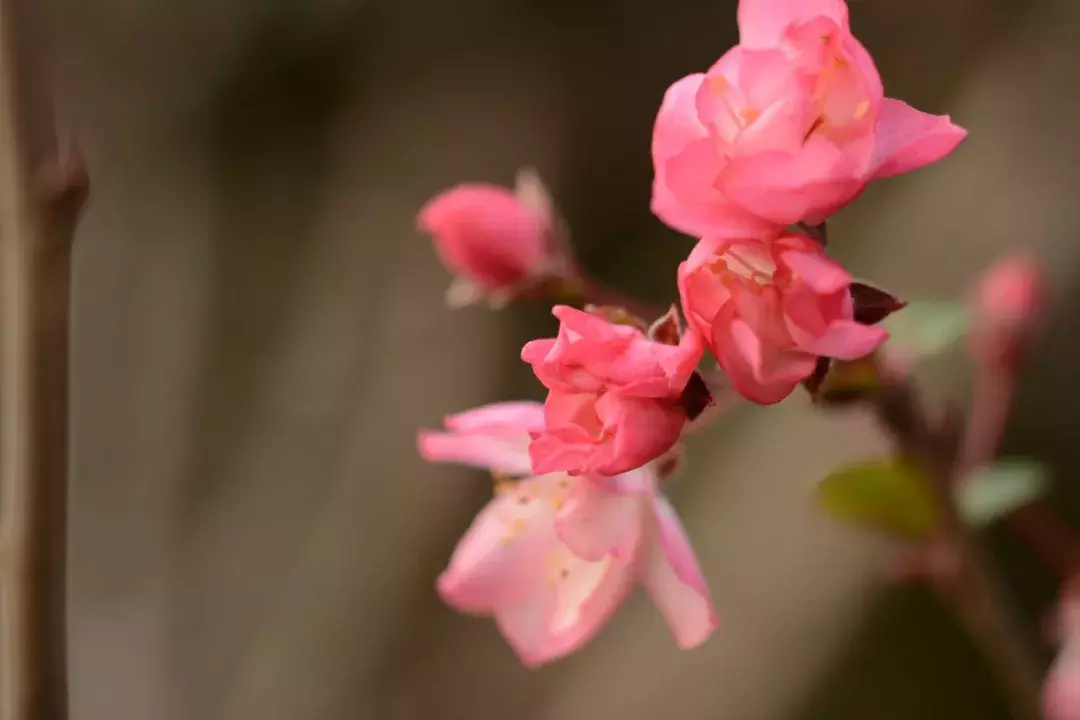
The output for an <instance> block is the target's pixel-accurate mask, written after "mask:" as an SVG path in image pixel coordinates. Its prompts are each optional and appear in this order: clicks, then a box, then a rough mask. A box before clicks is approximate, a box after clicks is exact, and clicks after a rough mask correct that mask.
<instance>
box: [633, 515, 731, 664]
mask: <svg viewBox="0 0 1080 720" xmlns="http://www.w3.org/2000/svg"><path fill="white" fill-rule="evenodd" d="M653 518H654V521H655V524H654V532H655V535H654V537H653V540H652V542H650V543H649V544H648V546H647V548H646V555H645V564H644V578H643V582H644V585H645V589H646V590H647V591H648V593H649V596H650V597H651V598H652V601H653V603H654V604H655V605H656V607H657V609H659V610H660V613H661V614H662V615H663V616H664V619H665V620H666V621H667V624H668V627H669V628H670V629H671V633H672V635H674V636H675V643H676V644H677V645H678V646H679V647H680V648H682V649H684V650H685V649H689V648H693V647H697V646H698V645H700V644H701V643H703V642H705V640H706V639H708V637H709V635H711V634H712V632H713V631H714V630H715V629H716V628H717V627H718V626H719V624H720V623H719V619H718V617H717V615H716V610H715V609H714V608H713V604H712V597H711V595H710V593H709V586H708V584H707V583H706V581H705V577H704V575H702V572H701V567H700V566H699V565H698V561H697V558H696V557H695V556H694V550H693V548H692V547H691V546H690V541H689V539H688V538H687V537H686V533H685V531H684V530H683V527H682V523H680V522H679V518H678V516H677V515H676V514H675V510H674V509H673V508H672V507H671V505H670V504H669V503H668V501H667V500H666V499H664V498H663V497H662V496H660V495H656V496H655V498H654V501H653Z"/></svg>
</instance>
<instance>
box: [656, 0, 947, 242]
mask: <svg viewBox="0 0 1080 720" xmlns="http://www.w3.org/2000/svg"><path fill="white" fill-rule="evenodd" d="M739 30H740V36H741V42H740V44H739V45H738V46H736V47H734V48H732V49H731V50H729V51H728V52H727V53H726V54H725V55H724V56H723V57H722V58H720V60H719V61H718V62H717V63H716V64H715V65H714V66H713V67H712V68H710V69H709V71H708V72H707V73H696V74H693V75H689V76H687V77H684V78H683V79H681V80H679V81H678V82H676V83H675V84H674V85H672V86H671V87H670V88H669V89H668V91H667V93H666V95H665V96H664V100H663V103H662V105H661V107H660V112H659V114H658V116H657V118H656V125H655V128H654V131H653V142H652V155H653V165H654V168H655V180H654V184H653V201H652V203H653V211H654V212H655V213H656V214H657V215H658V216H659V217H660V219H662V220H663V221H664V222H666V223H667V224H668V225H671V226H672V227H674V228H676V229H678V230H680V231H682V232H685V233H688V234H690V235H696V236H698V237H702V236H706V235H714V234H730V232H732V231H739V232H753V231H756V230H759V229H762V228H764V227H766V226H768V225H770V224H772V225H787V224H792V223H796V222H807V223H810V224H818V223H820V222H822V221H824V220H825V219H826V218H827V217H828V216H829V215H830V214H832V213H834V212H835V211H837V210H838V209H840V208H841V207H843V206H844V205H846V204H847V203H848V202H850V201H851V200H852V199H854V198H855V196H857V195H858V194H859V193H860V192H862V190H863V188H864V187H865V186H866V184H867V183H868V182H869V181H870V180H873V179H875V178H883V177H890V176H893V175H899V174H902V173H906V172H909V171H911V170H915V169H917V168H920V167H922V166H924V165H928V164H930V163H933V162H936V161H937V160H940V159H941V158H942V157H944V156H945V155H947V154H949V153H950V152H952V150H953V149H955V148H956V146H957V145H958V144H959V143H960V141H961V140H963V138H964V137H965V135H966V131H965V130H963V129H962V128H959V127H957V126H956V125H953V124H952V122H951V121H950V120H949V118H948V117H946V116H937V115H928V114H925V113H922V112H919V111H918V110H915V109H914V108H911V107H910V106H908V105H906V104H904V103H903V102H901V101H899V100H893V99H889V98H885V97H884V96H883V91H882V85H881V79H880V77H879V76H878V73H877V69H876V68H875V67H874V62H873V60H872V59H871V57H870V55H869V53H867V51H866V49H865V48H864V47H863V46H862V45H861V44H860V43H859V41H858V40H856V39H855V37H854V36H853V35H852V34H851V30H850V28H849V25H848V17H847V7H846V5H845V4H844V3H843V2H842V1H841V0H741V2H740V3H739Z"/></svg>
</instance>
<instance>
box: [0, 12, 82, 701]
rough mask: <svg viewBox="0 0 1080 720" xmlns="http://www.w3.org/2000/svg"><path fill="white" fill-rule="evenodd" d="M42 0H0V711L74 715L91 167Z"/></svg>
mask: <svg viewBox="0 0 1080 720" xmlns="http://www.w3.org/2000/svg"><path fill="white" fill-rule="evenodd" d="M42 8H43V5H42V4H41V3H36V2H34V1H33V0H0V560H2V563H0V720H62V718H65V717H66V716H67V702H68V700H67V677H66V666H67V650H66V642H65V634H66V633H65V605H66V603H65V594H66V590H65V589H66V583H65V555H66V552H65V551H66V547H65V546H66V541H67V540H66V539H67V532H66V524H67V523H66V516H67V512H66V506H67V470H68V468H67V465H68V452H67V451H68V439H67V428H68V392H67V385H68V337H69V299H70V288H71V244H72V235H73V232H74V228H75V222H76V219H77V216H78V213H79V210H80V208H81V206H82V202H83V200H84V199H85V194H86V175H85V172H84V171H83V169H82V165H81V163H80V162H78V160H77V159H76V156H74V155H73V154H70V153H69V155H68V157H67V158H61V157H60V152H59V150H58V143H57V138H56V132H55V121H54V119H53V114H52V113H53V109H52V103H51V97H50V96H51V92H52V87H53V83H52V78H51V75H50V73H49V71H48V67H47V66H46V65H45V64H44V62H43V60H44V55H43V54H44V48H45V42H44V37H43V33H44V27H45V25H44V23H43V18H42V17H40V16H39V14H40V13H41V12H42Z"/></svg>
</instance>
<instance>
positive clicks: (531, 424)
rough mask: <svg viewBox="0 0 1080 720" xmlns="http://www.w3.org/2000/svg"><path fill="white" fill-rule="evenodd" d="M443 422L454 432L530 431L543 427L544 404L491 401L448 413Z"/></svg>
mask: <svg viewBox="0 0 1080 720" xmlns="http://www.w3.org/2000/svg"><path fill="white" fill-rule="evenodd" d="M443 423H444V424H445V425H446V428H447V429H448V430H453V431H454V432H477V431H480V430H516V431H518V432H532V431H536V430H541V429H543V427H544V405H543V403H538V402H531V401H520V402H499V403H491V404H490V405H483V406H481V407H478V408H474V409H472V410H466V411H465V412H460V413H456V414H454V415H448V416H447V417H446V418H445V420H444V421H443Z"/></svg>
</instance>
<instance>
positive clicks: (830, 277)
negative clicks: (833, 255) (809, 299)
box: [780, 251, 851, 295]
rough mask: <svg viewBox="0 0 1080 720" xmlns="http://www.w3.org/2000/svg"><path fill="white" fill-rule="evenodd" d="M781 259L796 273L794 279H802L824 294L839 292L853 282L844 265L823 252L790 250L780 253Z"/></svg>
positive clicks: (817, 291) (814, 289)
mask: <svg viewBox="0 0 1080 720" xmlns="http://www.w3.org/2000/svg"><path fill="white" fill-rule="evenodd" d="M780 261H781V262H782V263H783V264H784V265H786V266H787V267H788V268H790V269H791V271H792V272H793V273H794V277H793V279H797V280H801V281H802V282H804V283H806V284H807V285H808V286H809V287H810V288H811V289H812V290H813V291H814V292H816V293H819V294H822V295H830V294H832V293H835V292H839V291H841V290H844V289H846V288H847V287H848V286H849V285H850V284H851V276H850V275H848V272H847V270H844V267H843V265H841V264H840V263H838V262H836V261H835V260H831V259H829V258H828V257H826V256H825V254H824V253H822V252H798V251H789V252H785V253H782V254H781V255H780Z"/></svg>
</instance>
